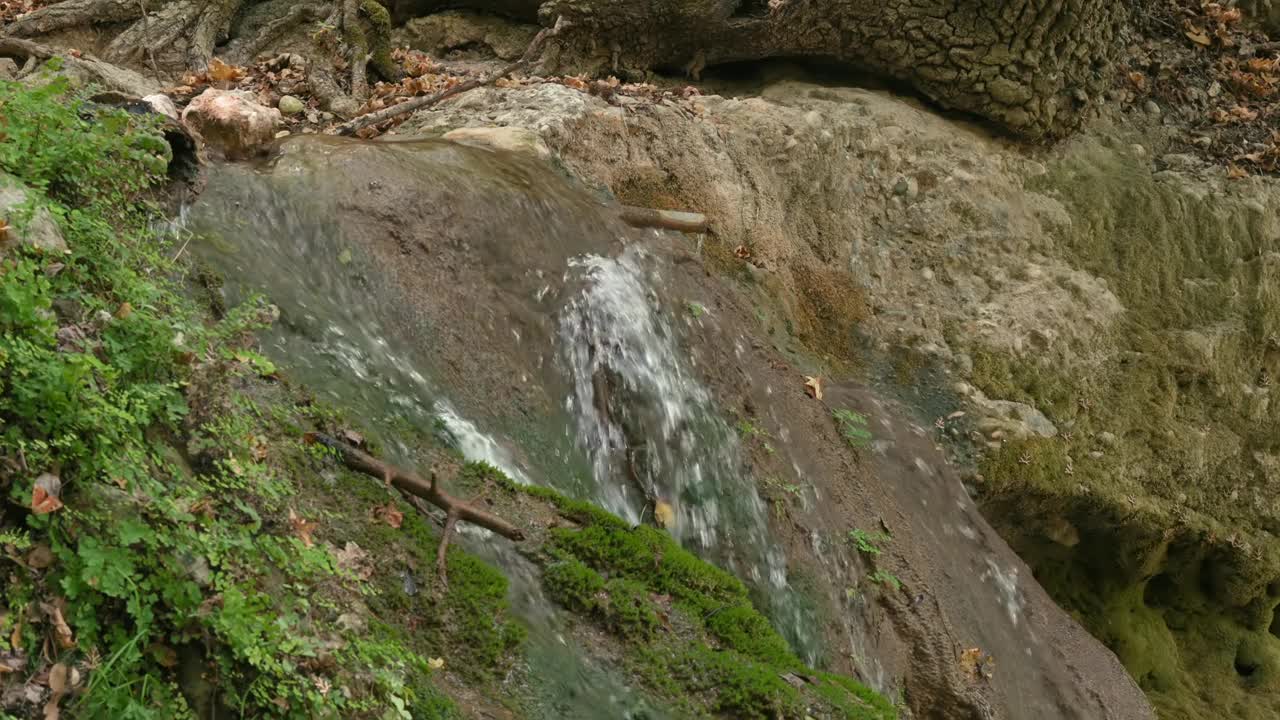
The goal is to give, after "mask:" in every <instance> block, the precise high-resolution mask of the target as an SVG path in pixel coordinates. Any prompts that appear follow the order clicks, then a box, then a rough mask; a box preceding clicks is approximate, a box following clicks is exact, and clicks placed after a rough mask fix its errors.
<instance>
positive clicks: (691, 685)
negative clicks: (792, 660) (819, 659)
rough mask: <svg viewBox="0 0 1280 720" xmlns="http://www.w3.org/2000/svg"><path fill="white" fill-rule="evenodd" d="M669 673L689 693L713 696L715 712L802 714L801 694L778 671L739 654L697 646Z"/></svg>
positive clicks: (763, 719)
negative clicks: (678, 680)
mask: <svg viewBox="0 0 1280 720" xmlns="http://www.w3.org/2000/svg"><path fill="white" fill-rule="evenodd" d="M668 670H669V671H670V672H671V673H672V674H673V675H674V676H675V677H678V678H681V683H682V685H683V687H684V690H685V692H688V693H708V694H711V695H712V696H713V698H714V699H713V700H712V701H711V703H710V709H711V711H712V712H717V713H722V714H724V715H726V716H728V717H732V718H742V719H743V720H756V719H759V720H767V719H769V718H781V717H798V716H800V714H801V713H802V708H803V704H802V703H801V698H800V693H799V692H798V691H797V690H796V688H794V687H792V686H791V685H790V684H788V683H787V681H786V680H783V679H782V677H781V676H779V674H778V670H777V668H775V667H772V666H770V665H767V664H765V663H760V662H757V661H755V660H752V659H751V658H749V657H745V656H743V655H739V654H737V653H733V652H725V651H720V650H713V649H711V648H709V647H707V646H706V645H701V644H697V645H694V646H692V647H690V648H688V649H685V650H683V651H682V652H680V653H678V654H677V655H676V656H675V658H673V659H672V660H671V661H670V663H669V665H668ZM854 717H856V716H854Z"/></svg>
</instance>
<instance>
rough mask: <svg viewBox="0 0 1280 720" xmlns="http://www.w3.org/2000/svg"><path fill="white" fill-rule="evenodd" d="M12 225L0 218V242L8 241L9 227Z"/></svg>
mask: <svg viewBox="0 0 1280 720" xmlns="http://www.w3.org/2000/svg"><path fill="white" fill-rule="evenodd" d="M11 227H12V225H10V224H9V222H8V221H7V220H0V243H2V242H8V241H9V228H11Z"/></svg>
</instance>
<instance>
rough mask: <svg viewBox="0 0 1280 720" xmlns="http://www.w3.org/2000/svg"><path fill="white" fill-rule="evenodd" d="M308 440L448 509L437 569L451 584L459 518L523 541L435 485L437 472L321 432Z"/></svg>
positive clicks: (514, 530) (359, 468) (347, 462)
mask: <svg viewBox="0 0 1280 720" xmlns="http://www.w3.org/2000/svg"><path fill="white" fill-rule="evenodd" d="M307 440H308V441H309V442H317V443H320V444H321V445H324V446H325V447H328V448H330V449H332V450H334V451H336V452H337V453H338V456H339V457H341V458H342V462H343V464H344V465H346V466H347V467H348V468H350V469H352V470H355V471H357V472H362V473H364V474H366V475H369V476H372V477H375V478H378V479H379V480H383V481H385V482H387V483H388V484H390V485H391V486H392V487H394V488H396V489H397V490H399V491H400V492H402V493H405V494H406V495H409V496H412V497H417V498H422V499H423V500H426V501H427V502H429V503H431V504H432V505H435V506H436V507H438V508H440V509H442V510H444V511H445V515H446V518H445V524H444V533H443V534H442V535H441V537H440V547H439V549H438V551H437V554H436V564H437V570H438V571H439V573H440V579H441V581H442V582H444V583H446V584H447V583H448V576H447V574H446V570H445V567H446V566H445V558H446V557H447V555H446V553H447V552H448V549H449V539H450V537H451V536H452V535H453V530H454V527H455V526H456V525H457V524H458V521H459V520H466V521H467V522H469V523H473V524H475V525H479V526H480V527H482V528H486V529H488V530H492V531H493V532H495V533H497V534H499V535H501V536H503V537H505V538H508V539H511V540H523V539H524V531H523V530H521V529H520V528H518V527H516V526H515V525H512V524H511V523H509V522H507V521H506V520H503V519H502V518H500V517H498V516H497V515H494V514H492V513H489V512H485V511H484V510H481V509H479V508H477V507H475V506H474V505H471V504H468V503H466V502H463V501H462V500H459V499H457V498H455V497H453V496H452V495H449V494H447V493H446V492H444V491H443V490H441V489H440V487H439V486H438V485H437V484H436V476H435V473H434V472H433V473H431V475H430V479H423V478H422V477H419V476H418V475H416V474H414V473H412V472H409V471H408V470H402V469H400V468H398V467H396V466H394V465H390V464H388V463H385V462H382V461H381V460H379V459H377V458H375V457H373V456H372V455H370V454H368V453H366V452H363V451H361V450H357V449H356V448H354V447H351V446H350V445H348V444H346V443H344V442H342V441H340V440H337V439H336V438H332V437H329V436H328V435H322V434H320V433H308V435H307Z"/></svg>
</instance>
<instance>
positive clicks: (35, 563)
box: [27, 543, 53, 570]
mask: <svg viewBox="0 0 1280 720" xmlns="http://www.w3.org/2000/svg"><path fill="white" fill-rule="evenodd" d="M52 564H53V551H52V550H50V549H49V546H48V545H46V544H45V543H40V544H39V545H36V546H35V547H33V548H31V552H29V553H27V567H29V568H31V569H33V570H43V569H45V568H47V567H49V566H50V565H52Z"/></svg>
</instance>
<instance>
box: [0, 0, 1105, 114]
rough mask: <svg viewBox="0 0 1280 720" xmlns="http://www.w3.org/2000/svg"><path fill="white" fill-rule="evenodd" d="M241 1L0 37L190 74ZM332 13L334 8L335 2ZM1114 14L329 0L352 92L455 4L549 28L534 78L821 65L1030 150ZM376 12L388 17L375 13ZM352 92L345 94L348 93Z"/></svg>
mask: <svg viewBox="0 0 1280 720" xmlns="http://www.w3.org/2000/svg"><path fill="white" fill-rule="evenodd" d="M244 2H245V0H154V1H153V2H152V3H151V5H150V7H151V10H152V12H151V14H150V16H149V18H148V23H146V24H144V23H142V22H141V21H138V20H137V18H138V17H139V16H140V14H141V10H140V4H139V3H138V2H136V0H62V2H58V3H55V4H54V5H50V6H48V7H46V8H43V9H41V10H37V11H35V12H32V13H29V14H28V15H26V16H24V17H23V18H22V19H21V20H18V21H16V22H15V23H13V24H12V25H11V27H10V28H9V29H8V32H9V33H10V34H12V35H18V36H33V35H38V34H41V33H45V32H51V31H53V30H55V29H60V28H66V27H72V26H76V25H92V24H96V23H102V22H125V21H128V20H135V22H133V24H132V25H130V26H129V27H128V28H127V29H125V30H124V31H123V32H122V33H120V34H119V35H118V36H117V37H116V38H115V40H114V41H113V42H112V43H111V45H110V46H109V48H108V51H107V54H106V59H107V60H109V61H112V62H122V61H124V62H131V63H132V64H134V65H140V64H141V63H140V60H141V58H140V57H139V55H138V54H139V53H140V52H141V49H142V48H146V47H151V48H155V51H156V55H157V61H158V62H159V64H160V66H161V68H162V69H164V70H165V71H166V72H174V71H175V69H181V70H185V69H197V70H198V69H203V68H204V66H205V65H206V64H207V62H208V60H209V58H210V56H211V55H212V53H213V49H214V47H215V46H216V45H217V44H218V43H220V42H222V41H223V40H225V39H226V34H227V32H228V30H229V27H230V22H231V19H232V17H233V16H234V15H235V13H236V12H237V11H238V9H239V8H240V6H241V5H242V4H243V3H244ZM339 7H343V4H340V5H339ZM1127 7H1128V6H1127V5H1124V4H1121V3H1114V2H1109V0H966V1H965V2H960V1H959V0H887V1H884V0H545V1H544V2H541V3H538V1H537V0H384V1H383V2H381V3H379V2H378V1H377V0H354V1H352V0H345V8H346V9H347V12H340V13H338V15H339V16H340V17H341V18H342V20H341V22H342V23H343V25H344V28H343V29H344V33H345V34H346V38H345V39H346V40H347V44H348V46H349V48H348V49H349V50H351V49H352V48H354V50H352V52H351V55H350V58H349V60H350V64H351V65H352V66H353V67H354V68H355V72H354V73H352V78H351V79H352V81H353V84H354V86H355V89H356V90H359V89H360V87H361V86H362V85H363V84H364V82H365V78H364V77H363V73H362V72H361V71H360V64H361V63H363V62H368V64H369V67H370V69H371V70H373V71H374V72H376V73H377V74H379V75H382V76H384V77H386V78H387V79H391V80H395V79H397V78H395V77H391V76H392V75H394V74H396V72H397V70H396V68H395V67H394V64H392V63H390V61H389V51H388V47H387V46H386V44H385V42H384V41H385V39H386V37H388V36H389V32H390V26H391V22H392V20H393V19H395V20H403V19H405V18H406V17H408V16H411V15H420V14H424V13H429V12H433V11H436V10H442V9H446V8H465V9H471V10H477V11H481V12H488V13H492V14H495V15H502V16H506V17H513V18H518V19H522V20H530V19H533V18H535V17H538V18H541V20H542V24H543V25H544V26H550V25H552V20H554V19H557V18H562V19H563V21H565V22H566V23H567V24H568V25H569V26H570V27H569V28H567V29H566V31H565V32H562V33H558V34H557V37H556V38H555V40H554V42H552V43H548V45H547V47H546V49H545V51H544V52H543V54H542V57H541V61H542V67H544V68H546V69H547V70H549V71H558V72H569V73H589V74H600V73H611V74H616V75H620V76H622V77H629V78H636V77H643V76H644V75H645V74H646V73H647V72H649V71H651V70H661V71H681V70H683V71H684V72H686V73H689V74H691V75H694V76H695V77H696V75H697V74H698V72H699V71H700V70H702V69H703V68H704V67H708V66H714V65H718V64H724V63H731V62H739V61H753V60H762V59H766V58H771V57H787V58H803V57H808V58H812V59H815V60H822V61H827V62H834V63H837V64H841V65H845V66H847V67H850V68H851V69H856V70H858V71H862V72H871V73H875V74H877V75H881V76H885V77H890V78H895V79H898V80H901V81H904V82H906V83H909V84H910V85H912V86H913V87H914V88H915V89H917V90H918V91H919V92H920V93H921V94H923V95H924V96H926V97H928V98H930V99H932V100H933V101H935V102H937V103H939V104H940V105H943V106H945V107H948V108H953V109H958V110H963V111H967V112H970V113H973V114H975V115H978V116H981V117H984V118H987V119H989V120H991V121H993V122H995V123H997V124H999V125H1002V126H1004V127H1005V128H1007V129H1009V130H1012V131H1013V132H1015V133H1018V134H1020V135H1023V136H1025V137H1031V138H1041V137H1047V138H1053V137H1060V136H1063V135H1066V134H1067V133H1068V132H1070V131H1071V130H1073V129H1075V128H1076V127H1077V126H1078V125H1079V124H1080V122H1081V121H1082V120H1083V119H1085V118H1086V117H1087V116H1088V113H1089V110H1090V108H1091V106H1092V105H1093V104H1094V103H1095V102H1096V101H1097V100H1099V99H1100V97H1101V94H1102V93H1103V91H1105V89H1106V88H1107V87H1108V85H1109V82H1110V78H1111V76H1112V72H1111V67H1110V65H1111V58H1112V56H1113V55H1114V53H1115V52H1116V51H1117V50H1118V46H1119V45H1120V43H1121V38H1120V37H1119V34H1120V32H1121V29H1122V26H1123V23H1124V21H1125V19H1126V13H1127V12H1128V11H1127ZM388 9H389V10H390V13H388V12H387V10H388ZM357 96H359V95H358V94H357Z"/></svg>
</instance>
